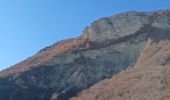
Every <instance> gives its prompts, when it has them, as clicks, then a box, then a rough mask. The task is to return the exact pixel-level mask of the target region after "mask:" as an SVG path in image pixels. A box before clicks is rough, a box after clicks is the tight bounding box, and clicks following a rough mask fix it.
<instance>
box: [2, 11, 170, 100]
mask: <svg viewBox="0 0 170 100" xmlns="http://www.w3.org/2000/svg"><path fill="white" fill-rule="evenodd" d="M69 99H70V100H170V9H166V10H159V11H154V12H135V11H133V12H125V13H121V14H117V15H114V16H111V17H104V18H101V19H99V20H97V21H95V22H93V23H92V24H91V25H90V26H88V27H86V28H85V29H84V31H83V32H82V35H81V36H79V37H77V38H72V39H68V40H63V41H60V42H57V43H55V44H53V45H51V46H49V47H46V48H44V49H42V50H40V51H39V52H38V53H36V54H35V55H33V56H32V57H29V58H28V59H26V60H24V61H22V62H20V63H18V64H16V65H14V66H12V67H10V68H8V69H6V70H3V71H2V72H0V100H69Z"/></svg>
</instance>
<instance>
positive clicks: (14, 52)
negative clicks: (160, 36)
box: [0, 0, 170, 70]
mask: <svg viewBox="0 0 170 100" xmlns="http://www.w3.org/2000/svg"><path fill="white" fill-rule="evenodd" d="M10 1H11V2H10ZM168 8H170V1H164V2H161V0H157V1H154V0H151V1H146V0H143V1H135V0H131V1H123V0H120V1H116V0H113V1H112V0H108V1H97V0H94V1H89V0H86V1H78V0H74V1H72V2H70V3H68V2H67V1H66V0H63V1H55V0H51V1H46V0H44V1H41V0H37V1H34V0H30V1H22V0H15V1H12V0H8V1H0V13H1V16H0V26H1V28H0V33H1V34H0V46H1V50H2V51H1V52H0V55H1V56H0V61H1V62H2V63H1V66H0V70H3V69H6V68H8V67H10V66H12V65H15V64H17V63H18V62H20V61H22V60H24V59H26V58H28V57H30V56H32V55H33V54H35V53H36V52H38V51H39V50H41V49H42V48H44V47H47V46H49V45H51V44H54V43H56V42H57V41H60V40H63V39H68V38H73V37H77V36H79V35H80V34H81V33H82V31H83V29H84V28H85V27H86V26H88V25H90V23H92V22H93V21H95V20H97V19H99V18H101V17H107V16H112V15H115V14H118V13H122V12H126V11H145V12H150V11H156V10H162V9H168Z"/></svg>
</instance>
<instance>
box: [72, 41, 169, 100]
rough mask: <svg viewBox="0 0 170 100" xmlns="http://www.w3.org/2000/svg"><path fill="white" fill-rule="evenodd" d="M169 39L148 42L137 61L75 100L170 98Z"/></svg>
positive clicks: (148, 99)
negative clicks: (132, 65)
mask: <svg viewBox="0 0 170 100" xmlns="http://www.w3.org/2000/svg"><path fill="white" fill-rule="evenodd" d="M169 69H170V41H160V42H159V43H154V42H150V41H149V42H148V43H147V45H146V47H145V48H144V50H143V52H142V54H141V56H140V58H139V60H138V62H137V64H136V65H135V66H134V67H133V68H131V69H129V70H125V71H123V72H121V73H119V74H118V75H115V76H113V77H112V78H111V79H106V80H103V81H101V82H100V83H97V84H96V85H94V86H92V87H90V88H89V89H87V90H85V91H83V92H81V93H79V96H77V97H74V98H72V100H169V99H170V94H169V93H170V92H169V89H170V88H169V86H170V84H169V80H170V77H169V76H170V73H169Z"/></svg>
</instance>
